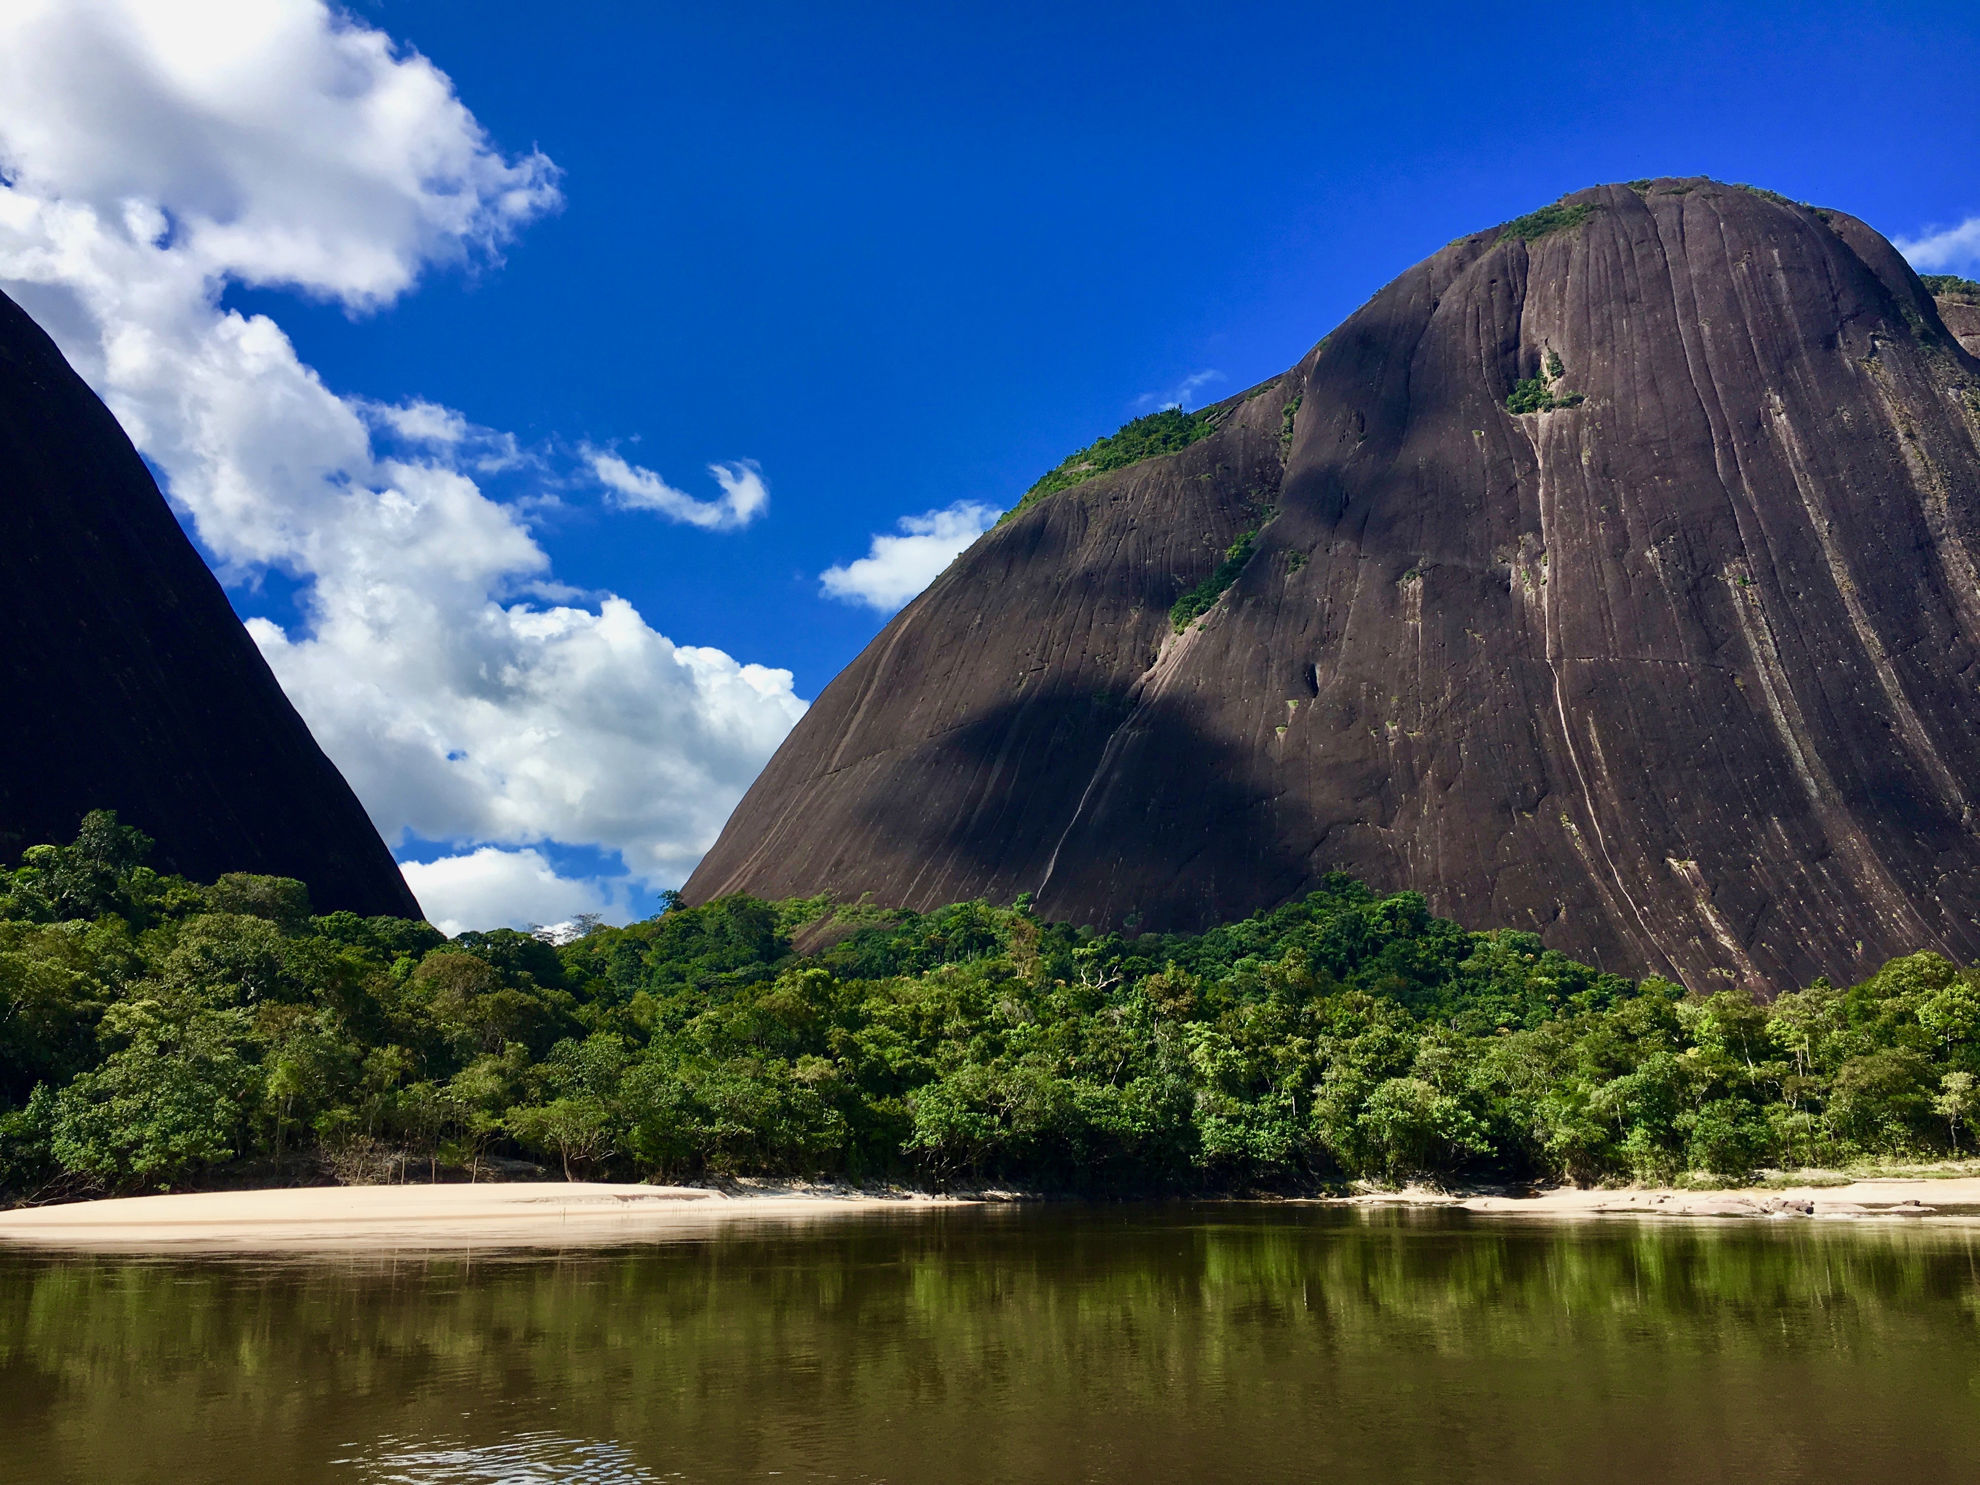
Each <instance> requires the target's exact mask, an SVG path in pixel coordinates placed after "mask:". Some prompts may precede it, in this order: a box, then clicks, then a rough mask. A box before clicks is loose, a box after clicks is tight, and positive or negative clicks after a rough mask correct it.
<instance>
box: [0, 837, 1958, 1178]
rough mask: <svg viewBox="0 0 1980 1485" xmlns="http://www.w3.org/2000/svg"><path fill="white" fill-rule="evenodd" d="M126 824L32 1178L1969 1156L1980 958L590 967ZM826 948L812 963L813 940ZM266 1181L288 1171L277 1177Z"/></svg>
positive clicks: (1096, 1172)
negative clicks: (1837, 975) (1669, 964)
mask: <svg viewBox="0 0 1980 1485" xmlns="http://www.w3.org/2000/svg"><path fill="white" fill-rule="evenodd" d="M148 846H149V842H148V841H147V840H146V839H145V837H144V836H143V835H141V834H140V833H139V832H137V831H135V830H132V829H130V828H128V827H126V826H123V825H120V824H119V823H118V822H117V820H116V818H115V817H114V816H112V815H109V814H107V813H105V814H96V815H92V816H90V817H89V819H88V820H87V821H86V822H85V823H84V826H83V828H82V831H81V834H80V835H79V837H78V838H77V840H76V841H75V842H73V843H72V844H70V845H67V846H38V847H35V848H33V849H32V850H30V851H28V852H27V853H26V855H25V857H24V858H23V860H22V861H21V863H20V865H19V866H18V867H17V868H15V869H13V870H11V871H6V872H0V1189H4V1190H6V1191H8V1192H10V1193H11V1195H12V1197H13V1199H49V1198H52V1197H56V1196H72V1195H84V1194H93V1193H101V1192H111V1191H117V1192H123V1191H141V1190H157V1189H167V1188H171V1187H177V1186H185V1185H189V1184H202V1183H209V1182H212V1181H215V1180H219V1179H224V1178H225V1176H226V1174H227V1168H229V1167H233V1168H236V1169H237V1170H238V1169H241V1168H252V1169H255V1170H259V1171H262V1172H264V1173H266V1174H268V1175H269V1176H271V1177H272V1178H282V1179H312V1178H313V1179H327V1178H329V1177H330V1176H331V1175H332V1174H333V1173H338V1172H341V1173H343V1174H344V1175H345V1176H346V1178H363V1177H364V1176H365V1174H366V1173H369V1174H370V1176H371V1177H372V1178H376V1177H377V1175H378V1173H379V1172H381V1171H395V1172H397V1173H398V1175H399V1176H400V1178H404V1177H405V1175H406V1174H407V1172H408V1169H409V1168H410V1169H411V1171H412V1172H413V1174H414V1176H415V1178H423V1177H425V1176H426V1175H428V1174H430V1173H437V1172H439V1171H441V1169H442V1168H443V1166H444V1167H446V1168H448V1169H450V1170H453V1171H455V1172H458V1171H459V1170H460V1169H461V1168H462V1167H464V1166H465V1167H470V1168H474V1169H477V1170H479V1169H485V1168H487V1163H488V1162H491V1161H496V1162H499V1161H501V1160H504V1159H507V1160H513V1159H516V1158H523V1159H528V1160H533V1161H538V1162H541V1163H542V1164H543V1165H545V1166H546V1167H548V1168H551V1169H553V1170H560V1171H563V1172H568V1173H569V1174H572V1175H576V1176H594V1177H605V1176H612V1177H619V1178H635V1179H639V1178H653V1177H667V1178H675V1179H680V1178H703V1177H710V1176H719V1175H727V1174H734V1175H791V1176H840V1177H850V1178H854V1179H860V1180H874V1179H894V1180H902V1181H910V1182H915V1183H919V1184H926V1185H935V1186H953V1185H957V1184H977V1183H986V1182H1001V1183H1009V1184H1016V1185H1023V1186H1030V1187H1037V1188H1046V1189H1080V1190H1090V1191H1116V1192H1121V1191H1136V1192H1147V1191H1161V1190H1254V1189H1260V1188H1268V1189H1286V1190H1290V1189H1314V1188H1316V1187H1320V1186H1325V1185H1329V1184H1333V1183H1338V1182H1341V1181H1344V1180H1348V1179H1353V1178H1377V1179H1388V1180H1394V1179H1400V1178H1404V1177H1409V1176H1431V1177H1440V1178H1520V1177H1539V1178H1547V1179H1566V1180H1574V1181H1583V1182H1589V1181H1596V1180H1601V1179H1605V1178H1621V1177H1638V1178H1655V1179H1667V1178H1670V1177H1672V1176H1675V1175H1678V1174H1680V1173H1682V1172H1685V1171H1688V1170H1689V1171H1703V1172H1713V1173H1718V1174H1722V1175H1738V1174H1744V1173H1746V1172H1749V1171H1751V1170H1753V1169H1755V1168H1757V1167H1761V1166H1783V1167H1787V1166H1797V1167H1798V1166H1805V1165H1816V1164H1825V1165H1833V1164H1842V1163H1847V1162H1849V1161H1852V1160H1858V1159H1863V1158H1880V1159H1881V1158H1904V1157H1914V1156H1928V1155H1938V1154H1940V1153H1942V1152H1946V1151H1952V1152H1955V1153H1956V1152H1958V1151H1959V1150H1960V1149H1961V1148H1962V1147H1963V1145H1964V1144H1965V1142H1966V1141H1967V1140H1968V1139H1969V1138H1970V1137H1969V1135H1968V1132H1967V1121H1968V1120H1969V1118H1971V1117H1972V1116H1973V1115H1974V1113H1975V1111H1976V1109H1980V1093H1976V1074H1980V974H1976V973H1975V972H1973V971H1969V970H1962V969H1960V968H1958V967H1957V966H1955V965H1953V964H1951V963H1949V962H1948V961H1946V960H1945V959H1942V958H1940V957H1938V956H1936V955H1932V954H1915V955H1912V956H1910V957H1908V958H1903V959H1898V960H1895V961H1893V962H1892V963H1890V964H1888V965H1887V966H1885V968H1884V969H1883V970H1882V971H1881V972H1880V973H1879V974H1877V975H1876V976H1875V977H1874V978H1872V979H1870V980H1868V981H1867V982H1865V983H1863V984H1860V985H1857V986H1854V987H1852V988H1848V989H1840V988H1837V987H1834V986H1831V985H1829V984H1827V983H1825V982H1818V983H1816V984H1815V985H1813V986H1811V987H1809V988H1808V989H1805V990H1802V991H1800V992H1798V993H1793V994H1788V995H1784V996H1781V997H1780V998H1778V999H1777V1000H1775V1001H1774V1002H1772V1003H1771V1004H1756V1003H1755V1001H1754V1000H1753V999H1752V998H1751V997H1750V996H1749V995H1747V994H1745V993H1743V992H1740V991H1736V990H1718V991H1715V992H1710V993H1707V991H1706V990H1704V989H1699V990H1694V991H1693V992H1692V993H1689V994H1687V993H1686V991H1685V990H1684V989H1683V988H1681V987H1679V986H1677V985H1674V984H1671V983H1669V982H1668V981H1662V980H1656V979H1650V980H1645V981H1643V982H1641V983H1632V982H1630V981H1628V980H1625V979H1622V978H1619V977H1617V976H1615V975H1610V974H1602V973H1599V972H1597V971H1595V970H1592V969H1589V968H1588V967H1586V966H1584V965H1580V964H1576V963H1573V962H1572V961H1570V960H1568V959H1566V958H1564V957H1563V956H1561V955H1560V954H1558V953H1555V952H1553V951H1550V950H1547V949H1546V948H1544V947H1543V946H1542V945H1541V943H1540V941H1539V940H1538V939H1537V938H1535V937H1534V936H1533V935H1531V934H1525V933H1517V932H1510V931H1503V930H1502V931H1497V932H1484V933H1473V932H1467V931H1465V930H1464V929H1462V928H1460V927H1458V926H1457V925H1455V924H1453V923H1449V922H1446V921H1444V920H1442V919H1439V918H1436V917H1433V916H1432V915H1431V914H1430V913H1429V912H1428V911H1427V910H1426V908H1425V906H1424V902H1423V899H1422V898H1421V897H1419V896H1417V895H1415V894H1411V893H1402V894H1398V895H1396V896H1393V897H1377V896H1375V895H1374V894H1372V893H1370V892H1369V891H1368V890H1367V889H1366V888H1365V887H1363V886H1362V885H1361V884H1360V883H1358V882H1355V881H1352V880H1350V879H1348V878H1345V877H1333V878H1329V879H1328V880H1327V882H1326V883H1325V884H1324V886H1323V888H1322V889H1321V890H1320V891H1317V892H1315V893H1313V894H1311V895H1310V896H1308V897H1305V898H1303V899H1301V900H1299V901H1296V902H1292V903H1288V904H1287V905H1285V906H1284V907H1281V908H1278V909H1276V910H1274V911H1272V912H1269V913H1263V914H1259V915H1257V916H1255V917H1251V918H1247V919H1245V920H1243V921H1242V922H1238V923H1231V924H1227V925H1224V926H1222V927H1219V928H1216V929H1213V930H1211V931H1209V932H1207V933H1203V934H1200V935H1189V936H1166V937H1165V936H1155V935H1147V936H1142V937H1139V938H1132V939H1128V938H1123V937H1121V936H1119V935H1117V934H1111V933H1110V934H1095V933H1093V932H1091V931H1089V930H1084V929H1075V928H1071V927H1068V926H1066V925H1064V924H1055V923H1046V922H1042V921H1040V920H1039V919H1038V918H1036V917H1035V916H1034V915H1033V913H1032V912H1031V911H1030V908H1029V905H1028V904H1027V903H1026V902H1024V901H1023V900H1020V901H1019V902H1018V903H1017V904H1016V905H1014V906H1012V907H1008V908H1000V907H993V906H991V905H989V904H986V903H982V902H968V903H959V904H956V905H954V906H952V907H948V908H944V909H941V910H939V911H936V912H931V913H928V914H913V913H903V912H892V911H880V910H875V909H871V908H864V907H855V908H846V907H835V906H834V905H833V904H832V903H830V902H828V901H826V900H823V899H816V900H808V901H804V900H800V901H788V902H763V901H759V900H756V899H753V898H749V897H730V898H725V899H722V900H719V901H716V902H712V903H709V904H707V905H705V906H702V907H698V908H687V907H682V906H680V905H678V904H677V903H670V905H669V907H668V909H667V910H666V911H664V912H663V913H662V914H660V915H659V916H657V917H655V918H653V919H650V920H648V921H646V922H642V923H635V924H632V925H630V926H628V927H624V928H610V927H591V928H590V929H589V931H587V932H585V933H584V934H583V935H582V936H581V937H579V938H577V939H575V940H574V941H572V942H569V943H565V944H563V945H561V946H558V945H552V944H550V943H548V942H545V941H543V940H542V939H540V938H538V937H534V936H532V935H530V934H526V933H519V932H515V931H513V930H508V929H502V930H497V931H494V932H489V933H467V934H462V935H461V936H460V937H458V938H455V939H451V940H450V939H447V938H445V937H444V936H442V935H441V934H440V933H439V932H438V931H437V930H435V929H433V928H431V927H429V926H428V925H426V924H424V923H418V922H408V921H405V920H401V919H394V918H359V917H356V916H354V915H352V914H349V913H332V914H328V915H314V914H312V912H311V910H310V905H309V900H308V894H307V892H306V891H305V889H304V888H303V886H302V884H300V883H298V882H293V881H289V880H286V879H283V878H276V877H260V876H247V875H233V876H225V877H222V878H221V879H220V880H219V881H217V882H215V883H212V884H211V885H200V884H195V883H192V882H188V881H185V880H183V879H181V878H178V877H172V876H164V875H160V874H158V873H156V872H154V871H152V870H150V869H149V868H147V867H146V866H145V865H144V864H143V863H144V857H145V854H146V851H147V849H148ZM794 937H795V938H796V939H797V941H798V942H799V943H801V944H804V943H808V944H811V945H813V946H814V947H813V948H812V951H811V952H799V951H798V949H796V948H794V947H793V939H794ZM255 1162H259V1163H260V1164H259V1165H255V1164H254V1163H255Z"/></svg>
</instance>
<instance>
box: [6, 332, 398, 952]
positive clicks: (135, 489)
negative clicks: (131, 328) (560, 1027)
mask: <svg viewBox="0 0 1980 1485" xmlns="http://www.w3.org/2000/svg"><path fill="white" fill-rule="evenodd" d="M0 511H4V513H5V522H6V525H5V537H4V540H0V632H4V634H5V636H6V642H5V646H4V649H0V695H4V697H5V705H4V707H0V858H4V859H7V860H9V861H11V860H12V859H13V858H14V857H15V856H16V855H17V854H18V853H19V851H20V850H21V848H22V847H24V846H28V845H33V844H36V843H39V842H43V841H53V840H68V839H69V838H70V837H71V836H73V835H74V834H75V830H76V826H77V824H78V822H80V820H81V819H82V816H83V815H84V814H85V813H86V812H87V811H89V810H92V809H99V808H102V809H114V810H116V811H117V812H118V814H119V816H120V817H121V818H122V819H123V821H124V823H125V824H128V825H135V826H137V827H138V828H140V829H142V830H144V831H145V832H146V833H148V834H150V835H151V836H153V837H155V838H156V840H157V842H158V845H157V849H156V850H155V851H154V852H153V855H152V859H151V864H152V865H153V866H156V867H158V868H159V869H160V870H164V871H176V872H181V873H183V874H184V875H186V876H189V877H193V878H196V879H198V880H201V881H211V880H213V878H215V877H216V876H218V875H220V874H221V873H222V872H229V871H252V872H265V873H270V874H274V875H280V876H290V877H298V878H300V879H301V880H303V881H305V882H307V883H308V884H309V887H310V893H311V898H312V900H313V901H314V903H315V905H316V907H317V909H318V910H319V911H330V910H333V909H337V908H348V909H351V910H352V911H355V912H360V913H367V914H369V913H396V914H401V915H403V916H406V917H413V918H417V917H419V916H420V911H419V906H418V904H417V903H416V902H415V901H414V900H413V896H412V893H411V892H409V891H408V890H407V888H406V884H405V881H404V879H403V878H402V877H401V876H400V875H399V869H398V867H397V865H395V864H394V862H393V860H392V856H391V853H390V852H389V851H387V850H386V848H385V843H384V842H383V841H382V840H380V839H379V837H378V832H377V830H375V829H374V828H373V827H372V824H371V821H370V820H369V819H368V818H367V817H366V815H365V813H364V809H363V806H361V805H360V804H359V803H358V801H357V796H356V795H354V794H353V793H352V792H351V789H350V786H349V785H348V784H346V783H345V782H344V779H343V776H342V775H341V774H339V773H338V772H337V770H336V768H335V767H334V766H333V765H332V764H331V762H330V760H329V759H328V758H326V757H324V755H323V751H322V749H320V748H319V747H317V745H316V741H315V739H314V738H312V737H311V736H310V734H309V729H308V728H307V727H305V726H304V725H303V721H302V718H301V717H299V716H297V715H296V711H295V708H294V707H293V706H291V705H290V704H289V700H288V698H287V697H286V696H284V695H283V694H282V688H281V687H280V686H279V685H278V684H277V683H276V680H275V677H274V675H273V674H272V673H271V672H270V671H269V669H268V665H267V663H266V662H265V661H264V660H263V659H262V658H261V653H260V651H258V650H257V649H256V648H255V646H254V641H253V640H251V639H250V638H249V637H248V634H247V631H246V630H245V629H243V628H242V627H241V623H240V621H239V619H237V618H236V617H235V616H234V612H233V609H232V608H231V607H230V606H229V605H228V603H227V598H226V595H225V594H224V593H223V592H222V591H221V588H220V584H219V583H218V582H217V581H215V580H214V577H213V575H212V573H210V572H209V571H207V568H206V564H205V563H204V562H203V561H202V560H201V559H200V556H199V553H198V552H197V551H195V550H194V548H193V545H192V543H191V542H190V541H188V540H187V539H186V536H185V534H184V532H182V531H181V530H180V529H179V525H178V522H177V521H176V520H174V519H173V516H172V512H171V511H170V510H169V509H168V508H167V507H166V504H165V500H164V497H163V496H161V495H160V494H159V493H158V487H157V485H156V484H155V483H154V482H153V480H152V477H151V474H150V471H148V470H147V469H146V468H145V466H144V461H143V460H142V459H140V458H139V457H138V455H137V451H136V450H135V449H133V448H132V447H131V443H130V440H129V439H128V438H126V437H125V436H124V432H123V430H122V429H121V428H120V427H118V426H117V421H116V419H115V418H113V417H112V416H111V415H110V412H109V410H108V409H107V408H105V407H104V406H103V404H102V403H101V402H100V401H98V400H97V397H96V394H95V393H93V392H92V391H90V389H89V387H88V386H87V385H85V384H84V382H83V380H82V379H81V378H80V377H79V376H77V375H76V374H75V372H74V371H73V370H71V369H70V367H69V365H68V363H67V362H66V361H65V360H63V358H62V354H61V352H60V351H58V350H57V349H56V348H55V345H54V343H53V342H52V341H51V340H49V338H48V337H47V336H46V335H44V334H43V333H42V331H41V329H40V327H38V326H37V325H36V324H35V323H34V322H33V321H32V320H31V319H29V318H28V316H27V315H26V314H25V313H24V312H23V311H22V310H21V309H20V308H19V307H18V306H17V305H15V304H14V303H13V301H12V300H10V299H7V298H6V297H5V296H4V295H0Z"/></svg>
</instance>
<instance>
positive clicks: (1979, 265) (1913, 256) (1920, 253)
mask: <svg viewBox="0 0 1980 1485" xmlns="http://www.w3.org/2000/svg"><path fill="white" fill-rule="evenodd" d="M1894 246H1895V247H1896V248H1897V250H1898V251H1899V252H1901V253H1903V254H1904V255H1905V257H1906V258H1907V259H1909V260H1910V263H1911V266H1912V267H1913V268H1915V269H1917V270H1918V271H1919V272H1920V273H1951V272H1957V271H1962V270H1963V271H1965V272H1969V273H1970V272H1972V271H1974V270H1975V269H1980V217H1968V218H1967V219H1966V220H1965V221H1963V222H1961V223H1960V224H1959V225H1958V226H1956V227H1938V228H1933V229H1932V230H1930V231H1927V232H1923V233H1921V234H1919V235H1918V236H1917V237H1900V238H1897V239H1896V240H1895V242H1894Z"/></svg>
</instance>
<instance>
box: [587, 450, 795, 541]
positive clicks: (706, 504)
mask: <svg viewBox="0 0 1980 1485" xmlns="http://www.w3.org/2000/svg"><path fill="white" fill-rule="evenodd" d="M584 457H585V460H586V462H587V463H589V464H590V465H591V472H592V474H594V475H595V476H597V479H598V482H599V483H600V484H601V485H603V486H604V487H605V489H606V491H607V492H608V498H610V499H611V501H612V503H613V504H615V505H619V506H623V507H625V508H626V509H628V510H651V511H658V512H659V513H660V514H661V515H663V516H666V517H667V518H668V519H669V520H673V521H680V522H683V523H685V524H686V525H689V526H699V527H701V528H703V529H704V530H707V531H737V530H740V529H741V528H743V527H744V526H747V525H748V524H749V523H750V522H751V521H753V520H755V519H756V518H757V517H758V516H760V515H762V514H763V512H764V510H765V508H767V507H768V506H769V504H770V489H769V487H768V486H767V485H765V484H764V483H763V471H762V470H761V469H759V468H757V466H756V461H755V460H754V459H739V460H737V461H736V462H735V463H733V464H711V465H709V466H708V472H709V473H710V474H712V475H714V476H715V483H716V484H718V485H720V486H721V487H722V494H721V496H720V498H718V499H715V500H696V499H695V498H694V497H693V496H692V495H689V494H687V493H686V492H685V491H682V490H676V489H675V488H674V487H673V486H672V485H670V484H668V483H667V482H666V481H665V480H663V479H661V478H660V476H659V475H657V474H655V473H654V472H653V471H652V470H650V469H642V468H640V467H639V466H638V465H637V464H628V463H627V462H626V461H625V460H624V459H621V458H620V457H619V456H618V455H617V454H614V453H611V452H609V451H607V450H605V449H593V448H587V449H586V450H585V451H584Z"/></svg>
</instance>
